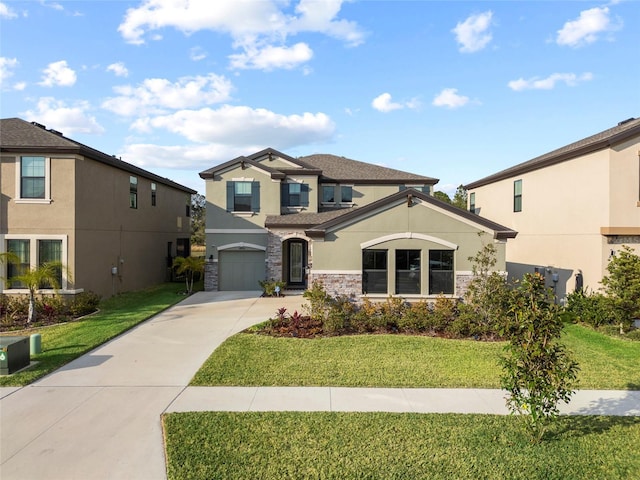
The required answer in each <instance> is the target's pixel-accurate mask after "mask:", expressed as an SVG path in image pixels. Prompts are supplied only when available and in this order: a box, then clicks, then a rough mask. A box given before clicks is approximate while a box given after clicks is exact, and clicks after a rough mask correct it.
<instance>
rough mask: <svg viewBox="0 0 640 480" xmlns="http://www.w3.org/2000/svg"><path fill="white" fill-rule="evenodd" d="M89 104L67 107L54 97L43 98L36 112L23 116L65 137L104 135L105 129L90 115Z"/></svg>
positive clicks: (26, 113) (76, 104)
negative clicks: (82, 134)
mask: <svg viewBox="0 0 640 480" xmlns="http://www.w3.org/2000/svg"><path fill="white" fill-rule="evenodd" d="M89 110H90V105H89V103H88V102H84V101H81V102H76V103H75V104H74V105H71V106H69V105H67V104H66V103H65V102H64V101H62V100H56V99H55V98H52V97H41V98H40V99H39V100H38V104H37V108H36V110H28V111H26V112H24V113H22V115H23V116H24V117H25V118H26V119H27V120H28V121H36V122H38V123H42V124H43V125H47V126H48V127H49V128H53V129H55V130H58V131H61V132H62V133H64V134H65V135H69V134H72V133H87V134H102V133H104V128H103V127H102V126H101V125H100V124H99V123H98V122H97V120H96V118H95V117H93V116H91V115H89V113H88V111H89Z"/></svg>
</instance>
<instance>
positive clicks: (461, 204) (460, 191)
mask: <svg viewBox="0 0 640 480" xmlns="http://www.w3.org/2000/svg"><path fill="white" fill-rule="evenodd" d="M451 203H452V204H453V205H455V206H456V207H458V208H462V209H463V210H466V209H467V191H466V190H465V188H464V186H463V185H458V188H457V189H456V193H455V194H454V195H453V200H451Z"/></svg>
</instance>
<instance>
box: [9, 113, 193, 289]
mask: <svg viewBox="0 0 640 480" xmlns="http://www.w3.org/2000/svg"><path fill="white" fill-rule="evenodd" d="M0 155H1V164H0V184H1V186H2V198H1V202H0V251H2V252H6V251H12V252H13V253H15V254H17V255H18V256H19V257H20V265H3V266H2V269H3V273H2V275H1V276H2V277H3V278H11V277H12V276H14V275H16V274H19V272H20V269H24V268H36V267H37V266H38V265H39V264H41V263H43V262H46V261H61V262H62V264H63V265H65V266H66V268H65V269H64V271H63V272H61V278H60V281H61V285H62V292H61V293H64V294H75V293H78V292H81V291H92V292H95V293H98V294H100V295H102V296H105V297H108V296H111V295H112V294H115V293H120V292H123V291H127V290H136V289H140V288H143V287H147V286H151V285H154V284H158V283H161V282H163V281H166V280H167V279H168V273H169V272H170V268H169V267H170V264H171V261H172V260H171V259H172V257H175V256H176V255H181V256H186V255H189V253H190V242H189V237H190V218H189V217H190V215H189V214H190V212H189V209H190V205H191V201H190V199H191V194H193V193H195V191H194V190H191V189H189V188H187V187H184V186H182V185H179V184H177V183H174V182H172V181H170V180H168V179H166V178H162V177H160V176H157V175H154V174H153V173H151V172H148V171H146V170H143V169H141V168H138V167H135V166H133V165H131V164H128V163H126V162H123V161H121V160H120V159H118V158H116V157H114V156H111V155H107V154H105V153H102V152H99V151H97V150H95V149H92V148H90V147H88V146H86V145H83V144H81V143H78V142H75V141H73V140H71V139H69V138H67V137H65V136H63V135H62V133H60V132H57V131H55V130H51V129H46V128H45V127H44V126H43V125H40V124H37V123H29V122H26V121H24V120H21V119H18V118H8V119H2V120H0ZM1 288H2V292H3V293H7V294H9V293H20V292H24V290H23V289H21V288H20V285H18V284H8V283H6V282H4V281H2V284H1Z"/></svg>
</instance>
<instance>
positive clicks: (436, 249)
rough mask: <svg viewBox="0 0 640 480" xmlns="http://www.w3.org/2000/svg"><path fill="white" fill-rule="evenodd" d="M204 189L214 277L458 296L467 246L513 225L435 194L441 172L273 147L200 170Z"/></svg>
mask: <svg viewBox="0 0 640 480" xmlns="http://www.w3.org/2000/svg"><path fill="white" fill-rule="evenodd" d="M200 176H201V177H202V178H203V179H205V184H206V198H207V219H206V248H207V257H208V261H207V264H206V274H205V288H206V289H207V290H256V289H259V282H260V281H261V280H265V279H267V280H279V281H284V282H286V284H287V286H288V287H289V288H300V289H303V288H305V287H307V286H308V285H310V284H311V282H313V281H315V280H319V281H322V282H323V284H324V285H325V287H326V288H327V291H329V292H330V293H344V294H353V295H357V296H360V295H365V294H366V295H368V296H369V297H375V296H380V297H387V296H388V295H399V296H403V297H405V298H409V299H413V298H430V297H431V298H433V297H436V296H437V295H440V294H444V295H448V296H460V295H462V294H463V293H464V290H465V287H466V285H467V283H468V281H469V280H470V278H471V264H470V261H469V257H470V256H473V255H475V254H476V253H477V252H478V251H479V250H480V249H481V248H482V246H483V242H484V243H486V242H493V243H495V244H496V248H497V251H498V264H497V266H496V269H497V270H504V268H505V257H504V255H505V243H506V241H507V239H509V238H513V237H515V235H516V232H514V231H513V230H511V229H509V228H506V227H503V226H502V225H499V224H496V223H494V222H491V221H489V220H487V219H485V218H483V217H479V216H477V215H473V214H471V213H469V212H467V211H465V210H462V209H459V208H456V207H453V206H451V205H449V204H447V203H445V202H442V201H440V200H438V199H436V198H434V197H433V196H432V194H433V186H434V185H435V184H436V183H437V180H436V179H434V178H430V177H425V176H421V175H415V174H412V173H407V172H402V171H398V170H394V169H390V168H385V167H380V166H376V165H372V164H368V163H365V162H359V161H356V160H351V159H347V158H344V157H339V156H335V155H310V156H305V157H300V158H293V157H290V156H288V155H286V154H284V153H281V152H279V151H277V150H274V149H271V148H267V149H265V150H262V151H260V152H257V153H255V154H253V155H249V156H243V157H239V158H236V159H233V160H231V161H229V162H226V163H223V164H221V165H218V166H215V167H213V168H211V169H208V170H205V171H203V172H201V173H200Z"/></svg>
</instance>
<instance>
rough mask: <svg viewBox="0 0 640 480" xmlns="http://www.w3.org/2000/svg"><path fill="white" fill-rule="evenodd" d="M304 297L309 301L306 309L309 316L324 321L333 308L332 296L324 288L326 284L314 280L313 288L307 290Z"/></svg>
mask: <svg viewBox="0 0 640 480" xmlns="http://www.w3.org/2000/svg"><path fill="white" fill-rule="evenodd" d="M302 297H303V298H304V299H305V300H306V301H307V304H306V305H304V309H305V310H306V311H307V313H308V314H309V316H310V317H311V318H313V319H315V320H319V321H321V322H324V321H325V319H326V318H327V317H328V316H329V311H330V310H331V304H332V298H331V295H329V294H328V293H327V291H326V290H325V289H324V284H323V283H322V282H320V281H318V280H316V281H314V282H313V283H312V285H311V288H309V289H307V290H305V292H304V293H303V294H302Z"/></svg>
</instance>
